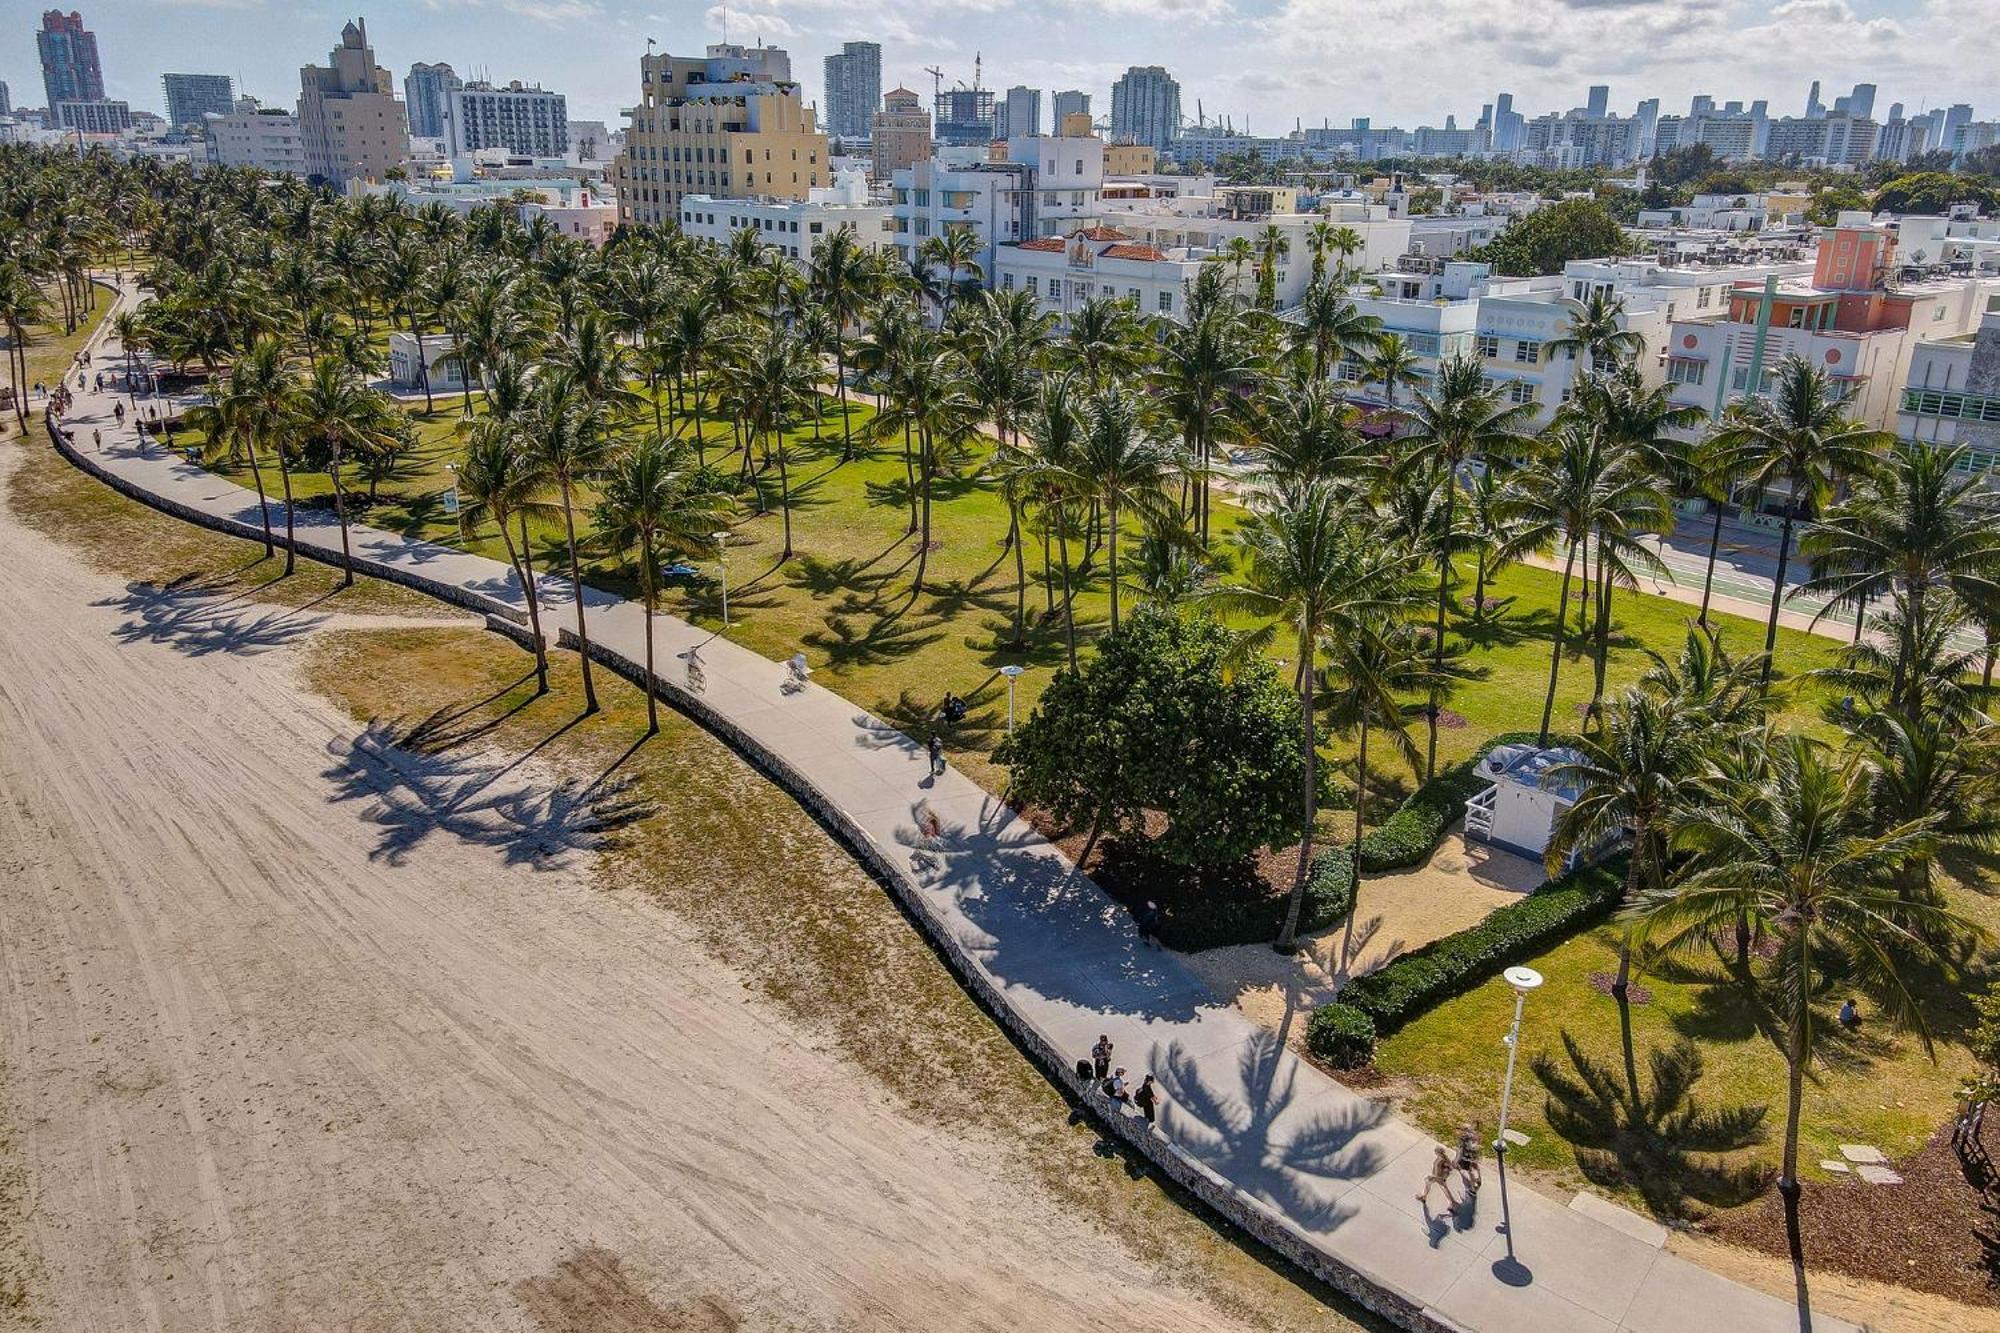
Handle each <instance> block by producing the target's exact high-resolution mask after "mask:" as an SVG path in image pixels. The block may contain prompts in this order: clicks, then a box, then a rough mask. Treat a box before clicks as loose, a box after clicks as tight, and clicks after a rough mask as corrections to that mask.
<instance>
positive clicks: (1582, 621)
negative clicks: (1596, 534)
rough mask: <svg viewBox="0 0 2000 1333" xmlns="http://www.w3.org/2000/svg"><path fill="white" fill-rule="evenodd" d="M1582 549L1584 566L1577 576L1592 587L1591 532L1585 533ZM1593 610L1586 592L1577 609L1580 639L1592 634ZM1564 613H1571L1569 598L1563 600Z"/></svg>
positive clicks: (1577, 630) (1578, 635) (1588, 586)
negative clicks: (1591, 614) (1591, 617)
mask: <svg viewBox="0 0 2000 1333" xmlns="http://www.w3.org/2000/svg"><path fill="white" fill-rule="evenodd" d="M1581 550H1582V551H1583V568H1581V569H1579V570H1578V571H1577V576H1578V578H1579V579H1580V580H1581V581H1582V583H1583V586H1584V588H1585V589H1588V588H1590V587H1591V582H1590V534H1588V533H1585V534H1584V536H1583V540H1582V543H1581ZM1591 610H1592V606H1591V599H1590V597H1589V595H1588V593H1587V592H1586V594H1585V596H1584V598H1583V602H1582V604H1581V605H1579V606H1578V607H1577V609H1576V637H1577V638H1579V639H1582V638H1587V637H1589V635H1590V613H1591ZM1563 614H1564V615H1568V614H1569V601H1568V599H1567V598H1565V599H1564V601H1563Z"/></svg>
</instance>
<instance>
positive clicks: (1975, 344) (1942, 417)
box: [1896, 300, 2000, 474]
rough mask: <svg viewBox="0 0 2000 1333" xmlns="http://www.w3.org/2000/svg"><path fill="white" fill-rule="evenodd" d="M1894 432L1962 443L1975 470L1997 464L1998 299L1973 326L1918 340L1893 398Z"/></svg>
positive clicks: (1911, 437)
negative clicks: (1942, 335)
mask: <svg viewBox="0 0 2000 1333" xmlns="http://www.w3.org/2000/svg"><path fill="white" fill-rule="evenodd" d="M1896 433H1897V434H1898V435H1901V436H1902V437H1903V438H1904V439H1906V440H1927V441H1931V442H1933V443H1938V444H1962V445H1964V446H1965V447H1966V448H1967V449H1969V450H1971V455H1970V457H1968V459H1967V460H1966V463H1967V466H1968V467H1969V468H1970V469H1971V470H1972V471H1974V472H1978V473H1982V474H1991V473H1992V472H1993V471H1994V469H1995V468H1996V467H2000V301H1993V300H1989V302H1988V307H1987V310H1986V313H1985V314H1984V315H1982V316H1981V317H1980V321H1979V327H1978V328H1977V329H1975V330H1972V331H1969V332H1965V333H1955V334H1951V335H1949V336H1946V337H1938V338H1926V339H1924V340H1922V341H1920V342H1918V343H1917V345H1916V347H1915V348H1914V349H1913V350H1912V354H1911V358H1910V368H1909V370H1908V372H1907V373H1906V375H1905V377H1904V383H1903V387H1902V393H1901V394H1900V395H1899V397H1898V398H1897V402H1896Z"/></svg>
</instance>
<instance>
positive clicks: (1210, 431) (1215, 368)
mask: <svg viewBox="0 0 2000 1333" xmlns="http://www.w3.org/2000/svg"><path fill="white" fill-rule="evenodd" d="M1238 239H1239V240H1240V239H1241V238H1240V237H1239V238H1238ZM1162 332H1163V336H1162V338H1161V342H1160V350H1159V362H1158V364H1157V366H1156V368H1155V371H1154V386H1155V392H1156V395H1157V398H1158V403H1159V407H1160V410H1161V411H1163V412H1164V413H1165V414H1166V415H1167V416H1168V417H1170V418H1171V419H1172V420H1173V421H1174V422H1175V424H1177V425H1178V426H1179V427H1180V429H1181V447H1182V449H1183V450H1184V451H1185V453H1186V454H1187V457H1188V463H1189V466H1190V467H1192V468H1193V469H1194V472H1195V476H1196V479H1197V480H1196V485H1195V487H1194V490H1193V492H1192V494H1191V495H1190V496H1189V505H1188V508H1189V513H1190V517H1191V518H1192V520H1193V524H1192V526H1193V528H1194V531H1195V534H1196V536H1198V537H1200V538H1201V540H1202V541H1203V542H1204V543H1205V542H1207V540H1208V518H1209V468H1210V467H1211V466H1212V465H1213V463H1214V461H1215V458H1214V453H1215V449H1216V448H1217V446H1219V445H1220V444H1221V443H1222V442H1223V441H1224V439H1226V438H1227V436H1228V434H1229V433H1230V431H1231V430H1232V429H1233V428H1234V427H1235V425H1236V424H1237V422H1238V419H1239V417H1240V414H1241V411H1242V403H1241V397H1240V392H1239V391H1240V390H1241V389H1243V388H1244V387H1245V386H1247V385H1248V384H1250V383H1251V381H1252V380H1253V379H1254V378H1255V376H1256V374H1257V370H1258V360H1259V358H1258V355H1257V347H1256V344H1255V341H1254V339H1253V338H1252V336H1251V330H1250V326H1249V324H1248V322H1247V320H1246V317H1245V315H1244V313H1243V312H1242V311H1241V310H1238V309H1236V308H1234V307H1232V306H1219V307H1217V308H1215V309H1212V310H1210V311H1208V312H1207V313H1206V314H1204V315H1203V316H1202V317H1201V318H1199V319H1196V318H1194V317H1193V316H1192V315H1190V317H1189V321H1188V322H1187V323H1186V324H1173V325H1168V326H1166V327H1165V328H1164V329H1163V331H1162Z"/></svg>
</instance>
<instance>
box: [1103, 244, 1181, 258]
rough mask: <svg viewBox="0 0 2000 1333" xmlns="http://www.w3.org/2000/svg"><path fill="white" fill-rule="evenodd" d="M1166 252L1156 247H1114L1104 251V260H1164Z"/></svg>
mask: <svg viewBox="0 0 2000 1333" xmlns="http://www.w3.org/2000/svg"><path fill="white" fill-rule="evenodd" d="M1166 257H1167V255H1166V252H1165V251H1164V250H1162V249H1160V247H1159V246H1157V245H1114V246H1111V247H1109V248H1108V249H1106V250H1105V251H1104V258H1106V259H1165V258H1166Z"/></svg>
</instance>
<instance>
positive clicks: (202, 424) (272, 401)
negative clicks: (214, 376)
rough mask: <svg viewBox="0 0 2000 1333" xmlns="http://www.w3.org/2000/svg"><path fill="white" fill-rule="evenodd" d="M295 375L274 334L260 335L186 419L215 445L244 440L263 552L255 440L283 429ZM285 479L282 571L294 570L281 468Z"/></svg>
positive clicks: (267, 533) (267, 525)
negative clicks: (216, 391) (217, 390)
mask: <svg viewBox="0 0 2000 1333" xmlns="http://www.w3.org/2000/svg"><path fill="white" fill-rule="evenodd" d="M293 391H294V380H293V376H292V372H291V368H290V367H289V366H288V365H287V364H286V362H285V350H284V346H283V345H282V344H281V343H279V341H278V340H277V339H276V338H259V339H258V340H257V341H256V342H254V343H252V344H251V345H250V350H249V351H247V352H245V353H244V354H243V355H242V356H240V357H238V358H237V359H236V364H235V365H233V366H231V367H230V369H229V379H228V381H227V384H226V385H225V387H224V389H223V392H222V394H221V396H220V397H218V398H217V399H216V400H215V402H214V403H213V404H212V405H206V406H202V407H198V408H195V409H194V410H193V411H191V412H189V413H188V418H189V424H190V425H192V426H194V427H195V429H197V430H200V431H203V432H205V433H206V434H207V435H208V437H209V439H210V440H211V441H212V442H213V443H216V444H225V445H231V446H233V445H234V444H236V443H241V444H242V445H243V448H244V451H245V452H247V453H248V454H249V455H250V476H251V478H252V480H254V481H255V482H256V485H257V512H258V514H259V515H260V516H261V517H262V519H263V524H264V554H265V555H266V556H269V555H271V554H273V552H274V549H275V548H274V546H273V544H272V539H271V504H270V501H269V499H268V498H266V496H265V493H264V465H263V460H262V458H261V456H260V455H259V454H258V451H257V443H258V441H259V440H268V439H271V438H273V437H274V436H276V435H277V434H278V433H279V432H280V431H281V430H283V429H284V424H285V417H286V414H287V412H288V411H289V409H290V405H291V400H292V394H293ZM279 471H280V473H281V474H283V475H284V476H285V478H286V480H285V572H286V573H287V574H289V573H291V572H292V569H293V563H294V556H295V552H294V551H293V543H292V516H291V507H292V496H291V480H290V474H289V473H285V472H284V469H283V468H282V467H280V469H279Z"/></svg>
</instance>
